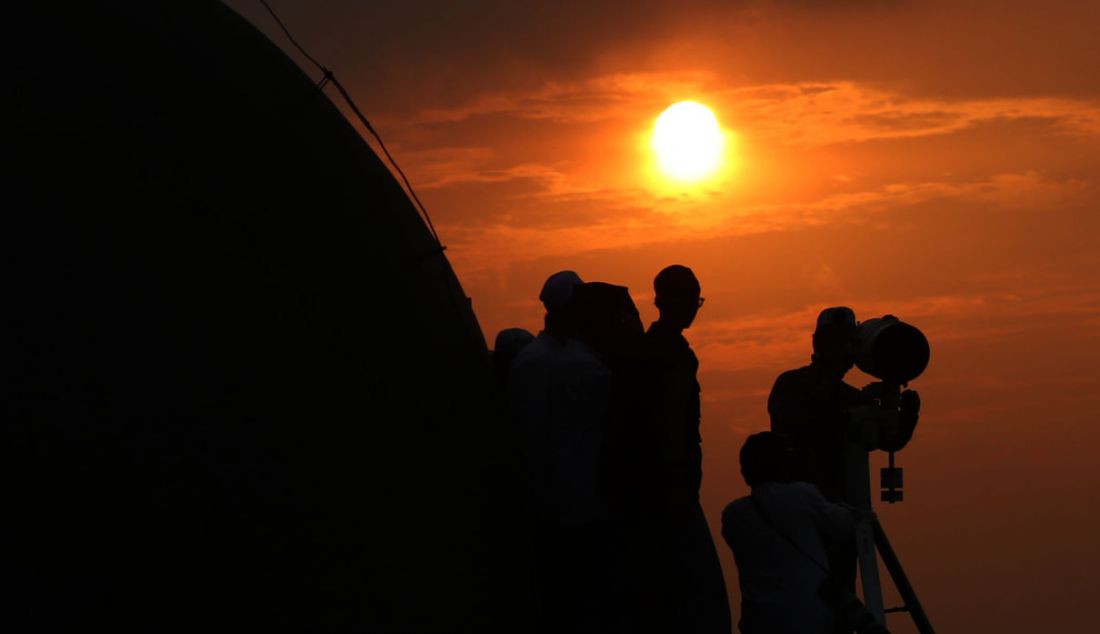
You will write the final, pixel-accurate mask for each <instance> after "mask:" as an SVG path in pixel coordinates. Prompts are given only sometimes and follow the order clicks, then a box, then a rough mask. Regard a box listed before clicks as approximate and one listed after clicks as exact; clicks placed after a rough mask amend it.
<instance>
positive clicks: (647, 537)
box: [606, 265, 730, 633]
mask: <svg viewBox="0 0 1100 634" xmlns="http://www.w3.org/2000/svg"><path fill="white" fill-rule="evenodd" d="M653 286H654V290H655V292H656V300H655V303H656V305H657V309H658V311H659V317H658V319H657V321H656V322H654V323H653V324H652V325H651V326H650V328H649V330H648V331H647V332H646V334H645V336H644V337H643V338H642V340H641V342H640V345H639V348H638V349H637V350H635V351H634V353H633V355H632V357H630V358H629V360H628V363H626V364H624V368H623V372H622V374H623V375H624V376H622V377H621V378H622V380H623V382H622V383H621V384H620V390H619V393H618V396H619V399H620V401H621V402H619V403H618V404H617V408H616V409H617V410H618V411H617V412H616V418H615V421H614V427H613V431H612V437H611V438H610V439H609V445H608V465H607V476H606V481H607V483H608V488H609V490H610V491H611V496H612V500H613V504H614V507H615V509H616V511H617V515H618V518H619V523H620V527H621V532H620V539H621V551H622V555H621V557H622V560H621V562H620V570H619V573H620V577H621V578H620V582H621V584H622V589H621V591H622V592H623V594H624V595H625V598H624V603H625V604H627V607H626V608H625V609H624V611H623V612H624V614H623V619H622V622H621V623H620V631H646V632H716V633H717V632H720V633H726V632H729V631H730V617H729V604H728V599H727V597H726V588H725V582H724V580H723V578H722V570H721V566H720V564H719V561H718V553H717V550H716V549H715V547H714V541H713V539H712V538H711V535H710V530H709V528H708V527H707V521H706V517H705V516H704V514H703V509H702V506H701V505H700V503H699V486H700V483H701V481H702V448H701V440H702V439H701V436H700V433H699V423H700V403H699V392H700V389H699V383H698V380H697V378H696V374H697V372H698V368H699V361H698V359H697V358H696V356H695V353H694V352H693V351H692V349H691V346H690V345H689V344H688V342H687V339H685V338H684V336H683V331H684V330H685V329H687V328H689V327H690V326H691V325H692V323H693V322H694V320H695V317H696V314H697V313H698V311H699V308H700V306H702V304H703V298H702V297H700V286H699V282H698V280H697V279H696V278H695V275H694V274H693V273H692V271H691V269H689V268H687V267H684V266H679V265H673V266H669V267H667V268H665V269H664V270H662V271H661V272H660V273H659V274H658V275H657V277H656V279H654V282H653Z"/></svg>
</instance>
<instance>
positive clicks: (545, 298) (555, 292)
mask: <svg viewBox="0 0 1100 634" xmlns="http://www.w3.org/2000/svg"><path fill="white" fill-rule="evenodd" d="M581 284H584V280H582V279H581V276H579V275H577V274H576V273H575V272H573V271H558V272H557V273H554V274H553V275H551V276H550V277H548V278H546V281H545V282H543V284H542V291H541V292H539V301H541V302H542V305H543V306H545V307H546V312H548V313H552V312H554V311H556V310H559V309H561V308H564V307H565V306H567V305H568V304H569V302H570V301H571V300H572V299H573V289H574V288H576V287H577V286H580V285H581Z"/></svg>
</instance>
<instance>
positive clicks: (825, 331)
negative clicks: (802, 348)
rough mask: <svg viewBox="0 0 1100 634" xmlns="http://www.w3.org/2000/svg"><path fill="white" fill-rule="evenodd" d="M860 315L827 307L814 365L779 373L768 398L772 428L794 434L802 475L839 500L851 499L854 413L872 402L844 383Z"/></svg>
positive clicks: (817, 332) (816, 342) (816, 340)
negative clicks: (850, 427) (851, 422)
mask: <svg viewBox="0 0 1100 634" xmlns="http://www.w3.org/2000/svg"><path fill="white" fill-rule="evenodd" d="M855 334H856V316H855V313H854V312H852V309H850V308H848V307H846V306H836V307H833V308H826V309H825V310H823V311H821V313H820V314H819V315H818V318H817V327H816V329H815V330H814V334H813V355H812V356H811V357H810V365H807V366H803V367H801V368H798V369H797V370H790V371H787V372H784V373H783V374H780V375H779V378H777V379H776V381H775V385H774V386H772V391H771V394H770V395H769V396H768V415H769V416H770V417H771V430H772V431H774V432H777V433H781V434H786V435H788V436H789V437H790V438H791V440H792V442H793V443H794V446H795V448H796V449H797V450H798V455H799V463H798V464H796V465H795V467H796V469H798V473H797V474H796V475H797V476H798V478H799V479H801V480H805V481H806V482H810V483H812V484H814V485H816V486H817V487H818V489H820V490H821V493H822V494H824V495H825V497H826V498H828V499H829V500H831V501H833V502H844V501H848V495H847V484H848V479H849V478H848V469H849V462H850V459H851V458H852V457H853V455H852V453H851V452H852V451H853V448H852V447H849V443H848V422H849V420H850V414H849V410H851V409H853V408H856V407H859V406H861V405H866V404H869V403H870V399H869V398H867V397H866V396H864V395H863V394H862V393H861V392H860V390H859V389H857V388H855V387H852V386H851V385H848V384H847V383H845V382H844V375H845V374H847V373H848V370H851V369H852V366H853V365H854V364H855V357H854V349H853V340H854V336H855Z"/></svg>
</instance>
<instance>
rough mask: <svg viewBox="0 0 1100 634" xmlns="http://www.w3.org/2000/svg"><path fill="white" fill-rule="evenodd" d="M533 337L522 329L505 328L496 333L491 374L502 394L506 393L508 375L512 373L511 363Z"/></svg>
mask: <svg viewBox="0 0 1100 634" xmlns="http://www.w3.org/2000/svg"><path fill="white" fill-rule="evenodd" d="M534 340H535V336H534V335H532V334H531V333H530V332H528V331H526V330H524V329H523V328H505V329H504V330H501V331H500V332H498V333H497V336H496V340H495V341H494V342H493V352H492V355H493V372H494V374H495V375H496V380H497V385H498V386H499V387H500V390H501V393H502V394H507V393H508V375H509V374H510V373H511V371H512V362H513V361H515V359H516V355H518V354H519V353H520V351H521V350H523V349H524V348H525V347H527V344H529V343H531V342H532V341H534Z"/></svg>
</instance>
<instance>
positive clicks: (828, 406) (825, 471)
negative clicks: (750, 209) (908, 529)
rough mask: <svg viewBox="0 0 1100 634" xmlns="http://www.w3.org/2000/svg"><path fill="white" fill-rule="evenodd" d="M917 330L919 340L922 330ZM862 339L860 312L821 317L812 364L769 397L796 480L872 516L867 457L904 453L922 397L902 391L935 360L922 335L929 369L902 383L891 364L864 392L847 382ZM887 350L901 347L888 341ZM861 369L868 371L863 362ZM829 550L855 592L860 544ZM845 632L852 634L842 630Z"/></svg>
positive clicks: (888, 321) (844, 310)
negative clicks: (930, 357) (789, 449)
mask: <svg viewBox="0 0 1100 634" xmlns="http://www.w3.org/2000/svg"><path fill="white" fill-rule="evenodd" d="M870 321H871V322H881V324H882V325H885V326H890V325H893V324H898V323H899V322H897V320H896V319H894V318H893V317H887V318H883V319H879V320H870ZM908 329H911V327H909V326H902V327H899V328H898V332H899V333H902V334H908V333H909V332H910V330H908ZM912 330H913V331H914V332H917V334H918V335H919V331H915V329H912ZM862 334H864V333H861V331H860V326H859V324H857V322H856V316H855V313H854V312H853V311H852V309H850V308H848V307H846V306H835V307H832V308H826V309H825V310H823V311H821V313H820V314H819V315H818V317H817V325H816V329H815V330H814V334H813V355H812V356H811V357H810V359H811V361H810V365H807V366H803V367H801V368H798V369H796V370H789V371H787V372H784V373H782V374H780V375H779V378H777V379H776V381H775V385H774V386H773V387H772V391H771V394H770V395H769V397H768V414H769V416H770V417H771V430H772V431H773V432H777V433H781V434H786V435H787V436H788V437H789V438H790V439H791V442H792V445H793V447H794V449H795V452H796V457H795V459H794V462H795V464H794V465H793V467H794V477H795V479H796V480H801V481H805V482H810V483H812V484H815V485H817V487H818V488H819V489H820V490H821V493H822V494H823V495H824V496H825V498H826V499H828V500H829V501H830V502H835V503H845V504H850V505H852V506H854V507H857V508H861V509H865V510H868V511H869V510H870V509H871V499H870V482H869V480H868V478H869V475H868V466H869V465H868V457H867V453H868V452H869V451H872V450H874V449H884V450H887V451H896V450H898V449H901V448H902V447H904V446H905V444H906V443H908V442H909V439H910V438H912V436H913V429H914V428H915V427H916V423H917V416H918V412H919V410H920V398H919V397H918V395H917V393H916V392H915V391H912V390H906V391H905V392H902V393H901V394H900V397H899V395H898V391H899V390H900V386H901V384H902V383H903V382H904V381H907V380H909V379H910V378H912V376H916V375H917V374H920V371H922V370H923V369H924V364H927V359H928V358H927V342H926V341H925V340H924V339H923V335H919V339H920V341H922V342H924V345H925V348H924V350H923V352H924V357H923V362H922V360H921V359H919V358H917V359H916V364H915V366H914V367H913V368H910V367H908V366H907V367H905V370H911V369H915V367H916V366H919V369H917V370H916V372H915V373H911V374H912V376H906V377H905V378H901V379H899V378H898V377H897V376H895V375H896V374H898V373H897V372H893V370H895V367H894V366H893V365H890V364H886V365H889V368H888V370H890V371H889V372H885V373H884V372H876V373H875V375H876V376H880V377H883V376H885V378H884V380H883V381H881V382H876V383H871V384H870V385H868V386H866V387H865V388H864V389H863V390H859V389H857V388H855V387H853V386H851V385H849V384H847V383H845V382H844V375H845V374H847V372H848V370H851V369H852V366H853V365H855V364H856V360H857V355H858V354H859V348H860V346H861V344H862V343H864V342H863V341H861V335H862ZM871 343H874V342H871ZM885 343H887V344H893V343H895V342H894V341H893V340H888V341H886V342H885ZM901 343H903V344H909V343H911V342H909V341H907V340H906V341H901ZM893 351H894V350H893V348H890V349H889V352H891V353H892V352H893ZM885 356H887V357H892V356H896V355H890V354H888V355H885ZM901 356H905V355H901ZM909 356H914V355H909ZM915 356H917V357H919V356H920V355H919V354H918V355H915ZM912 360H913V359H910V358H905V359H903V361H912ZM886 361H894V359H893V358H889V359H886ZM880 363H882V362H881V361H880ZM860 367H861V369H865V368H864V367H863V363H862V362H861V364H860ZM886 375H889V376H886ZM899 499H900V496H899ZM828 550H829V552H828V557H829V563H830V568H831V569H832V571H833V574H834V576H835V578H836V579H837V581H838V582H839V583H841V584H843V585H844V586H845V587H846V588H847V589H848V590H854V588H855V579H856V558H857V556H856V547H855V544H854V543H852V544H847V543H845V544H834V545H832V546H831V547H830V548H829V549H828ZM837 631H838V632H839V631H850V630H845V629H844V628H843V626H842V625H841V626H838V629H837Z"/></svg>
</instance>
